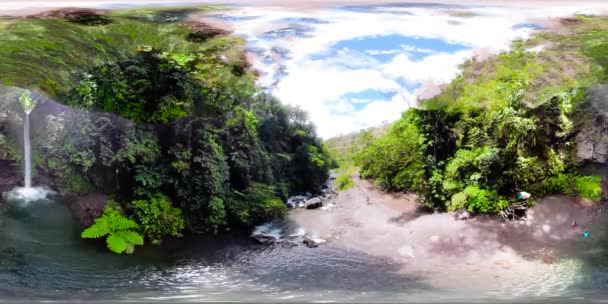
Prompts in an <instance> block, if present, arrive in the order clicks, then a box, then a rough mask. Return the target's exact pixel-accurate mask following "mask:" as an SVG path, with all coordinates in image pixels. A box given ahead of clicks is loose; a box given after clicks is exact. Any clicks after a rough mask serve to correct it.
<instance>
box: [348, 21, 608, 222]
mask: <svg viewBox="0 0 608 304" xmlns="http://www.w3.org/2000/svg"><path fill="white" fill-rule="evenodd" d="M567 21H568V23H569V24H570V26H568V30H569V31H570V32H568V33H562V34H557V33H543V34H540V35H538V36H536V37H534V38H532V39H530V40H529V41H526V42H522V41H519V42H516V43H515V44H514V45H513V48H512V50H511V51H509V52H506V53H502V54H499V55H496V56H492V57H490V58H489V59H487V60H485V61H482V62H477V61H475V60H472V61H469V62H467V63H466V64H464V65H463V67H462V69H463V72H462V74H461V75H460V76H459V77H458V78H456V79H455V80H454V81H453V82H451V83H450V84H448V85H446V86H445V87H444V89H443V92H442V93H441V94H440V95H438V96H436V97H434V98H432V99H430V100H426V101H423V102H422V103H421V105H420V107H418V108H415V109H409V110H408V111H406V112H405V113H404V114H403V116H402V118H401V119H400V120H399V121H397V122H396V123H394V124H393V125H392V126H391V128H390V130H389V131H388V133H386V134H384V135H382V136H380V137H379V138H377V139H375V140H372V141H369V140H367V141H365V140H363V142H365V143H364V144H363V146H362V147H361V148H360V149H359V151H358V152H356V153H355V156H354V160H355V164H356V165H357V166H359V167H360V174H361V175H362V176H363V177H365V178H371V179H373V180H375V182H376V183H377V184H378V185H380V186H381V187H382V188H384V189H387V190H392V191H411V192H414V193H416V194H417V195H418V198H419V201H420V202H421V203H422V204H424V205H426V206H428V207H432V208H435V209H439V210H446V209H447V210H456V209H461V208H466V209H468V210H469V211H472V212H479V213H498V212H500V211H501V210H503V209H504V208H505V207H507V206H508V205H509V204H510V203H512V202H514V201H516V194H517V193H518V192H519V191H527V192H530V193H532V195H533V196H534V197H537V198H538V197H542V196H544V195H546V194H550V193H561V194H566V195H572V196H580V197H583V198H586V199H590V200H594V201H597V200H599V199H600V198H601V195H602V189H601V185H600V182H601V180H600V177H598V176H593V175H584V174H583V173H582V172H581V170H580V165H581V164H580V163H578V162H577V161H576V159H575V156H574V154H575V148H576V140H575V134H576V133H577V131H578V130H579V127H580V122H581V121H586V120H593V119H589V117H581V116H580V115H579V116H577V113H579V112H582V109H588V108H591V107H590V106H589V104H588V101H587V96H586V95H587V93H586V92H587V90H586V88H588V87H590V86H592V85H596V84H602V83H605V82H606V80H607V78H606V71H608V64H607V62H606V60H605V59H606V58H607V57H606V54H607V52H608V42H607V41H606V37H608V20H606V18H603V17H595V18H589V17H583V16H580V17H577V18H573V19H571V20H567ZM538 45H541V46H543V47H544V49H543V50H542V51H540V52H538V53H537V52H536V51H534V50H533V49H532V47H535V46H538Z"/></svg>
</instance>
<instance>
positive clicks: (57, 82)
mask: <svg viewBox="0 0 608 304" xmlns="http://www.w3.org/2000/svg"><path fill="white" fill-rule="evenodd" d="M200 9H203V8H198V9H197V10H200ZM4 26H5V27H4V29H3V30H2V32H1V33H0V70H2V74H0V83H2V84H5V85H8V84H10V85H17V86H21V87H40V88H43V89H44V90H45V91H47V93H49V94H52V95H60V94H61V93H65V92H66V91H67V90H68V89H69V88H71V87H72V84H73V83H74V82H75V79H74V76H75V75H78V73H75V72H77V71H82V70H83V69H90V68H93V67H95V66H99V65H101V64H103V63H107V62H108V61H110V62H113V61H120V60H125V59H127V58H129V57H131V56H133V55H135V54H136V52H138V51H139V50H140V49H141V47H142V46H147V47H149V48H153V49H160V50H165V51H168V52H172V53H205V54H207V55H211V54H217V55H218V56H219V55H220V54H221V53H223V52H226V53H227V54H228V53H232V52H233V51H232V50H230V48H231V47H233V46H235V45H236V44H238V43H240V42H241V40H239V39H225V38H222V37H217V38H211V39H208V40H207V41H206V42H205V43H191V42H189V41H188V40H187V39H186V37H187V35H188V34H189V33H192V30H190V29H189V28H187V27H185V26H182V25H179V24H177V23H175V21H172V22H165V23H154V22H153V23H151V22H148V21H143V20H140V19H138V18H133V17H132V16H129V13H128V12H120V13H116V14H113V15H112V22H111V23H110V24H108V25H105V26H101V27H100V26H85V25H81V24H79V23H73V22H69V21H67V20H63V19H60V18H36V19H34V18H24V19H15V20H10V21H6V23H5V25H4ZM230 68H231V66H230V67H226V70H228V72H230ZM208 70H210V68H209V69H208ZM208 70H204V71H203V73H204V72H208ZM247 76H248V77H251V76H250V75H247Z"/></svg>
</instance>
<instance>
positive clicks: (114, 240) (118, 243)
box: [106, 234, 129, 253]
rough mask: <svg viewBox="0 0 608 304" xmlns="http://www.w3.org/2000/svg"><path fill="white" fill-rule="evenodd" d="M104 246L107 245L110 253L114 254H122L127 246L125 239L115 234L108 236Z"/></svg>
mask: <svg viewBox="0 0 608 304" xmlns="http://www.w3.org/2000/svg"><path fill="white" fill-rule="evenodd" d="M106 245H108V249H110V251H112V252H115V253H123V252H124V251H125V250H127V247H128V246H129V244H127V241H125V239H123V238H121V237H119V236H117V235H115V234H110V235H108V238H107V239H106Z"/></svg>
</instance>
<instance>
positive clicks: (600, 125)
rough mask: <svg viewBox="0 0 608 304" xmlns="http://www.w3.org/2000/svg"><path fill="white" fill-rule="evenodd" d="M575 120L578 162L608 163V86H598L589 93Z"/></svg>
mask: <svg viewBox="0 0 608 304" xmlns="http://www.w3.org/2000/svg"><path fill="white" fill-rule="evenodd" d="M584 103H585V104H583V105H582V106H580V107H579V109H580V110H579V111H578V113H576V117H575V120H576V122H578V123H579V126H578V129H579V130H578V132H577V134H576V138H575V139H576V154H575V155H576V160H577V161H578V162H580V163H600V164H605V163H606V162H608V86H596V87H594V88H591V89H589V91H588V92H587V96H586V99H585V101H584Z"/></svg>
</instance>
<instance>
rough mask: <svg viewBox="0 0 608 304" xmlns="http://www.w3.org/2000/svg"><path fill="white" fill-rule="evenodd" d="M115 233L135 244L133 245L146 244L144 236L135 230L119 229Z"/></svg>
mask: <svg viewBox="0 0 608 304" xmlns="http://www.w3.org/2000/svg"><path fill="white" fill-rule="evenodd" d="M114 235H116V236H118V237H120V238H122V239H123V240H125V241H127V243H129V244H133V245H143V244H144V237H143V236H141V234H139V233H137V232H135V231H131V230H122V231H117V232H116V233H114Z"/></svg>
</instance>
